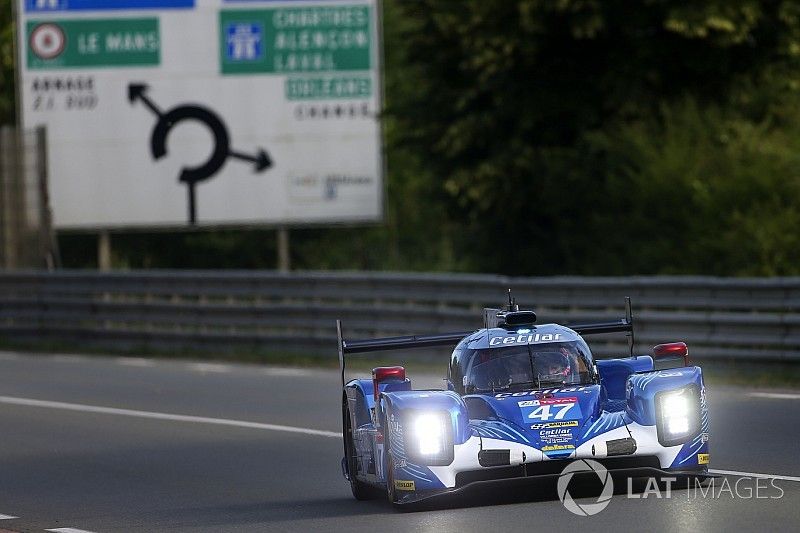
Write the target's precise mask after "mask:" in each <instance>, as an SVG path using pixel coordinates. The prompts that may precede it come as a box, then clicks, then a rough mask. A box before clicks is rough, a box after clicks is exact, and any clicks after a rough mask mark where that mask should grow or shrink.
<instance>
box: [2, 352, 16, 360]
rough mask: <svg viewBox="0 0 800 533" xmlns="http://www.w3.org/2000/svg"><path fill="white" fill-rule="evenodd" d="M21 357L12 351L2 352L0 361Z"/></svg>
mask: <svg viewBox="0 0 800 533" xmlns="http://www.w3.org/2000/svg"><path fill="white" fill-rule="evenodd" d="M15 359H19V355H17V354H15V353H11V352H0V361H14V360H15Z"/></svg>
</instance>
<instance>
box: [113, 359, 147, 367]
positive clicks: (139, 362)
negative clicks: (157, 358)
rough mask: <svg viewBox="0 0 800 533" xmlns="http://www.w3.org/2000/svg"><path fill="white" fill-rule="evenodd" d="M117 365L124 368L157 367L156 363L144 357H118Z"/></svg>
mask: <svg viewBox="0 0 800 533" xmlns="http://www.w3.org/2000/svg"><path fill="white" fill-rule="evenodd" d="M117 364H120V365H122V366H141V367H148V366H155V365H156V363H155V362H154V361H153V360H152V359H145V358H143V357H117Z"/></svg>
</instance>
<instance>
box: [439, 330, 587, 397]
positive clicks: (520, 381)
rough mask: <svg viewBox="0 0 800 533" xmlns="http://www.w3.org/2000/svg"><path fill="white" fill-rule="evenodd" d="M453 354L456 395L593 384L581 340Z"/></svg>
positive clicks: (451, 377) (451, 372) (463, 345)
mask: <svg viewBox="0 0 800 533" xmlns="http://www.w3.org/2000/svg"><path fill="white" fill-rule="evenodd" d="M467 346H468V342H466V341H463V342H462V343H460V344H459V345H458V346H457V347H456V349H455V350H454V351H453V355H452V357H451V360H450V370H449V376H448V377H449V380H450V383H451V384H452V386H453V389H454V390H455V391H456V392H458V393H459V394H474V393H481V392H507V391H519V390H535V389H541V388H549V387H560V386H563V385H581V384H588V383H594V382H595V379H596V376H595V372H594V361H593V359H592V353H591V351H590V350H589V347H588V346H587V345H586V343H585V342H584V341H583V339H581V338H580V337H577V338H575V339H573V340H568V341H563V342H550V343H531V344H517V345H510V346H505V345H503V346H492V347H488V348H478V349H470V348H468V347H467Z"/></svg>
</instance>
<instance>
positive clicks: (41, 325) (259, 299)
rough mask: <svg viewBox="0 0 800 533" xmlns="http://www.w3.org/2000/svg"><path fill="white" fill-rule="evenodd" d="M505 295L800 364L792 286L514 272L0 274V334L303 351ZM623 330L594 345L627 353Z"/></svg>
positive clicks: (449, 322) (465, 324) (405, 326)
mask: <svg viewBox="0 0 800 533" xmlns="http://www.w3.org/2000/svg"><path fill="white" fill-rule="evenodd" d="M509 287H510V288H511V289H512V290H513V292H514V295H515V297H516V298H517V301H518V302H519V303H520V304H521V305H522V306H523V307H530V308H533V309H535V310H536V311H537V313H538V315H539V317H540V320H539V321H540V322H550V321H552V322H561V323H578V322H590V321H606V320H609V319H615V318H618V317H620V316H622V315H623V304H624V302H623V298H624V296H630V297H631V298H632V300H633V306H634V319H635V321H634V323H635V330H636V349H637V352H639V353H647V352H649V350H650V347H651V346H653V345H654V344H658V343H661V342H667V341H679V340H682V341H686V342H687V343H689V346H690V353H691V355H692V357H699V358H721V357H724V358H739V359H752V360H767V359H769V360H784V361H800V278H771V279H730V278H712V277H624V278H622V277H620V278H584V277H549V278H510V277H504V276H492V275H461V274H400V273H376V272H295V273H288V274H285V273H278V272H271V271H269V272H265V271H258V272H242V271H208V272H204V271H141V272H137V271H133V272H112V273H98V272H92V271H56V272H53V273H47V272H41V271H22V272H6V273H1V274H0V338H2V339H4V340H5V341H6V342H9V341H10V342H16V343H19V342H25V341H31V340H35V341H52V342H56V343H76V342H77V343H85V344H86V345H91V346H95V347H103V348H107V349H125V350H136V349H142V350H147V349H157V350H169V349H185V350H209V349H212V350H217V351H224V350H234V349H235V350H260V351H266V352H270V351H275V352H281V351H300V352H309V353H316V354H320V353H322V352H324V353H329V354H330V355H331V357H332V358H333V357H336V330H335V323H334V321H335V319H337V318H340V319H342V321H343V323H344V328H345V336H346V338H349V339H357V338H368V337H376V336H392V335H401V334H409V333H420V334H421V333H439V332H446V331H462V330H469V329H473V328H479V327H481V316H482V315H481V310H482V309H483V307H497V306H500V305H502V304H503V302H504V299H505V294H506V289H507V288H509ZM626 342H627V341H626V339H625V338H624V337H620V336H619V335H617V336H614V335H609V336H604V335H601V336H598V337H594V336H593V337H592V338H591V339H590V344H591V345H592V347H593V349H594V351H595V353H596V354H597V355H599V356H610V355H624V354H626V353H627V343H626Z"/></svg>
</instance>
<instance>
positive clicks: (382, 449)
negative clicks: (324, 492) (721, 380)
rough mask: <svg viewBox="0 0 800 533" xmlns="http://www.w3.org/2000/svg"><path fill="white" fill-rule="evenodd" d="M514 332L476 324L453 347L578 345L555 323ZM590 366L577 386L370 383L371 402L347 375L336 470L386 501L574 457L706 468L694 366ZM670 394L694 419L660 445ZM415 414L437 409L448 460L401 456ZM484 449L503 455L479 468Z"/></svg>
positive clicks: (648, 362) (365, 385) (664, 469)
mask: <svg viewBox="0 0 800 533" xmlns="http://www.w3.org/2000/svg"><path fill="white" fill-rule="evenodd" d="M524 331H526V334H525V335H520V334H518V333H517V332H516V331H511V330H508V329H504V328H493V329H482V330H479V331H477V332H475V333H474V334H472V335H470V336H467V337H465V338H464V339H463V340H462V342H461V343H459V345H458V347H457V348H456V350H459V349H463V348H464V347H465V346H470V347H478V348H482V349H483V348H491V347H493V346H507V345H509V344H529V343H530V344H533V343H536V342H548V341H550V340H552V339H553V336H555V335H560V336H561V337H560V339H569V340H575V339H580V340H581V342H582V339H581V337H580V335H578V334H577V333H575V332H574V331H572V330H570V329H569V328H566V327H564V326H559V325H555V324H545V325H541V326H536V327H535V328H534V334H537V335H538V337H534V336H533V334H528V333H527V332H528V331H529V330H527V329H526V330H524ZM548 335H549V336H550V337H547V336H548ZM512 337H513V339H512ZM542 338H544V340H540V339H542ZM498 339H500V340H498ZM503 339H511V340H503ZM594 364H595V368H596V374H595V375H596V377H597V378H598V379H596V380H595V382H593V383H589V384H583V385H579V386H568V385H566V386H563V387H550V388H544V389H538V390H537V389H530V390H517V391H514V392H484V393H478V394H463V395H459V394H458V393H457V392H455V390H457V387H456V386H454V384H453V383H449V384H448V389H450V390H441V391H439V390H436V391H431V390H424V391H415V390H412V387H411V381H410V380H408V379H405V380H395V381H388V382H384V383H380V384H379V401H378V402H376V401H375V399H374V396H373V382H372V380H369V379H355V380H352V381H350V382H348V383H347V384H346V385H345V389H344V397H343V413H344V414H345V416H349V417H350V427H351V428H352V432H351V435H350V437H351V438H352V442H353V446H354V451H355V455H356V457H355V461H353V462H351V463H348V461H347V460H346V458H345V460H343V461H342V467H343V471H344V475H345V476H346V477H347V478H348V479H353V476H355V479H357V480H358V481H359V482H363V483H366V484H369V485H371V486H373V487H376V488H380V489H383V490H387V489H388V490H389V493H390V498H391V499H392V500H393V501H394V502H395V503H409V502H414V501H418V500H421V499H425V498H428V497H430V496H432V495H436V494H440V493H443V492H451V491H454V490H459V489H461V488H463V487H465V486H467V485H469V484H471V483H475V482H480V481H484V480H497V479H505V478H516V477H533V476H536V475H539V474H540V473H541V474H544V473H552V472H558V471H560V470H561V469H562V468H563V467H564V466H566V465H567V464H568V462H569V461H571V460H574V459H582V458H586V459H595V460H598V461H601V462H603V463H604V464H605V466H606V467H607V468H608V469H609V470H610V471H614V469H615V468H616V466H615V465H622V464H623V463H622V460H623V459H624V460H625V461H624V469H627V470H630V469H631V468H636V467H639V468H644V469H649V471H650V472H660V473H687V474H688V473H697V474H700V475H702V474H704V473H707V468H708V466H707V465H708V460H709V443H708V440H709V427H708V410H707V405H706V398H705V386H704V383H703V374H702V371H701V369H700V368H699V367H696V366H687V367H678V368H671V369H666V370H656V369H655V367H654V362H653V358H652V357H651V356H649V355H639V356H633V357H624V358H619V359H610V360H601V361H595V362H594ZM677 393H680V394H683V395H685V398H687V399H688V402H689V406H690V409H689V410H690V411H692V412H694V411H695V410H696V411H697V413H696V420H695V419H692V420H693V421H694V423H696V426H692V427H693V428H694V429H693V430H692V432H691V434H690V435H687V436H685V437H682V438H681V439H680V442H668V437H667V436H665V435H664V434H662V433H663V430H664V428H663V425H664V423H663V422H662V423H661V424H660V423H659V420H658V417H659V402H660V401H661V400H660V398H662V397H663V396H664V395H670V394H672V395H674V394H677ZM419 413H446V419H447V421H448V423H449V424H450V426H449V428H448V429H449V434H450V438H451V441H450V442H449V443H448V446H452V447H453V454H452V461H450V463H448V464H436V465H432V464H425V461H421V460H419V459H415V458H414V454H413V453H409V450H408V447H409V442H407V440H408V436H407V433H408V429H409V427H410V424H412V420H413V419H414V417H415V416H418V415H419ZM346 438H347V437H346ZM673 440H674V439H673ZM387 442H388V446H387ZM411 445H412V446H413V443H411ZM487 451H495V452H498V453H499V454H500V457H502V458H505V457H506V456H507V457H508V458H509V459H508V461H507V462H505V459H502V461H503V462H502V464H495V463H492V464H488V465H487V464H485V461H483V460H482V459H481V458H480V457H481V454H485V453H487ZM482 462H484V464H482ZM350 465H354V467H355V470H356V471H352V470H353V469H354V468H353V466H350ZM620 469H622V466H620ZM639 472H640V475H649V474H643V473H641V472H643V471H641V470H640V471H639Z"/></svg>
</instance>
